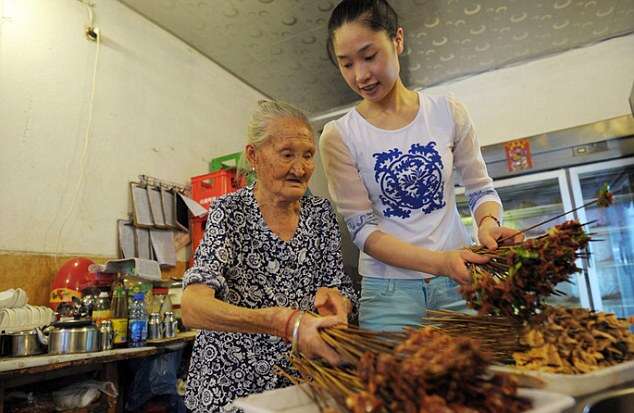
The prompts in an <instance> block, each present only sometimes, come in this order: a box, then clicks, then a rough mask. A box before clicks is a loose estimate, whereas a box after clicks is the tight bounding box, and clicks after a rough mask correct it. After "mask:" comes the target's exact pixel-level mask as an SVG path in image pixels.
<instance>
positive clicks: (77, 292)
mask: <svg viewBox="0 0 634 413" xmlns="http://www.w3.org/2000/svg"><path fill="white" fill-rule="evenodd" d="M93 264H94V261H92V260H90V259H88V258H83V257H80V258H72V259H70V260H68V261H66V262H65V263H64V264H63V265H62V266H61V268H60V269H59V271H57V275H56V276H55V278H54V279H53V282H52V283H51V295H50V301H49V307H51V308H52V309H53V310H57V306H58V305H59V304H60V303H63V302H71V301H72V300H73V297H77V298H81V291H82V290H83V289H85V288H88V287H92V286H94V285H95V278H96V276H95V273H93V272H91V271H90V270H89V267H90V266H91V265H93Z"/></svg>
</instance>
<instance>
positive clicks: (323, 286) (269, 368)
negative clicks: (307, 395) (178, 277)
mask: <svg viewBox="0 0 634 413" xmlns="http://www.w3.org/2000/svg"><path fill="white" fill-rule="evenodd" d="M248 140H249V142H248V144H247V145H246V148H245V154H246V158H247V160H248V161H249V163H250V164H251V167H252V168H253V170H254V172H255V175H256V183H255V184H254V185H250V186H248V187H246V188H243V189H241V190H239V191H237V192H234V193H231V194H228V195H225V196H222V197H220V198H218V199H217V200H216V201H215V202H214V204H213V206H212V207H211V208H210V210H209V217H208V221H207V228H206V230H205V237H204V239H203V241H202V242H201V244H200V246H199V247H198V250H197V251H196V256H195V265H194V266H193V267H192V268H190V269H189V270H188V271H187V273H186V274H185V279H184V285H185V291H184V293H183V298H182V316H183V321H184V323H185V324H186V325H188V326H189V327H193V328H200V329H202V331H201V333H200V334H199V335H198V337H197V339H196V342H195V344H194V350H193V354H192V358H191V364H190V369H189V377H188V380H187V394H186V397H185V404H186V405H187V407H188V408H189V409H190V410H192V411H194V412H215V411H227V410H231V407H230V403H231V401H232V400H234V399H235V398H238V397H242V396H246V395H249V394H252V393H258V392H262V391H265V390H269V389H274V388H278V387H284V386H287V385H288V384H289V383H288V382H287V381H286V380H285V379H283V378H282V377H280V376H279V375H276V373H275V366H279V367H281V368H288V367H289V363H288V360H287V355H288V352H289V350H290V349H291V342H292V345H293V346H294V347H296V349H297V350H298V351H300V352H301V353H303V354H305V355H306V356H308V357H321V358H323V359H326V360H327V361H329V362H330V363H338V361H339V358H338V354H337V353H336V352H335V351H334V350H333V349H332V348H330V347H329V346H328V345H327V344H326V343H324V342H323V341H322V340H321V338H320V337H319V335H318V329H320V328H324V327H329V326H333V325H336V324H339V323H347V316H348V314H349V312H350V310H351V308H352V301H353V300H354V298H353V297H354V292H353V290H352V284H351V282H350V280H349V278H348V277H347V276H346V274H345V273H344V272H343V262H342V256H341V252H340V233H339V228H338V226H337V221H336V218H335V213H334V211H333V208H332V206H331V205H330V203H329V202H328V201H327V200H325V199H322V198H318V197H315V196H311V195H307V194H306V190H307V188H308V182H309V180H310V177H311V175H312V173H313V170H314V167H315V164H314V162H315V161H314V157H315V150H316V148H315V142H314V136H313V131H312V129H311V126H310V124H309V122H308V119H307V118H306V116H305V115H304V114H303V113H302V112H300V111H299V110H297V109H295V108H294V107H292V106H290V105H288V104H285V103H281V102H270V101H261V102H259V105H258V109H257V111H256V113H255V114H254V115H253V118H252V120H251V122H250V124H249V128H248ZM306 311H313V312H318V313H319V314H320V315H321V316H320V317H315V316H313V315H310V314H308V313H306Z"/></svg>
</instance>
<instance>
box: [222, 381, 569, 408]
mask: <svg viewBox="0 0 634 413" xmlns="http://www.w3.org/2000/svg"><path fill="white" fill-rule="evenodd" d="M307 389H308V386H307V385H305V384H302V385H300V386H291V387H286V388H284V389H277V390H270V391H267V392H264V393H259V394H253V395H251V396H248V397H244V398H242V399H238V400H235V401H234V402H233V405H234V406H235V407H239V408H241V409H243V410H244V412H245V413H319V407H317V404H315V402H313V400H312V399H311V398H310V396H308V394H307V391H306V390H307ZM518 394H519V395H520V396H522V397H526V398H528V399H530V400H531V401H532V402H533V408H532V409H530V410H527V411H526V412H524V413H560V412H563V411H564V410H565V409H567V408H569V407H572V406H573V405H574V403H575V401H574V399H573V398H572V397H570V396H566V395H564V394H558V393H551V392H547V391H543V390H535V389H519V390H518Z"/></svg>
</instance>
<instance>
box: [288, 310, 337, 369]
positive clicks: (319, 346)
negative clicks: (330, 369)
mask: <svg viewBox="0 0 634 413" xmlns="http://www.w3.org/2000/svg"><path fill="white" fill-rule="evenodd" d="M297 317H299V315H298V316H297ZM338 324H341V322H340V320H339V318H337V317H336V316H327V317H315V316H312V315H310V314H308V313H305V314H304V315H303V316H302V320H301V324H300V328H299V342H298V349H299V352H300V353H302V354H303V355H304V356H305V357H307V358H309V359H313V358H322V359H324V360H326V361H327V362H328V363H330V364H331V365H333V366H337V365H339V364H341V362H342V359H341V356H340V355H339V354H338V353H337V352H336V351H335V350H334V349H333V348H332V347H330V346H329V345H328V344H326V342H325V341H324V340H322V338H321V337H320V336H319V329H323V328H326V327H332V326H336V325H338Z"/></svg>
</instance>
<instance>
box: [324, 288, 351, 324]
mask: <svg viewBox="0 0 634 413" xmlns="http://www.w3.org/2000/svg"><path fill="white" fill-rule="evenodd" d="M315 308H317V312H318V313H319V315H321V316H335V317H336V318H337V319H339V321H340V322H341V324H344V325H348V314H350V311H352V304H351V303H350V300H348V299H347V298H346V297H344V296H342V295H341V293H340V292H339V290H337V289H336V288H327V287H321V288H319V289H318V290H317V294H315Z"/></svg>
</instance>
